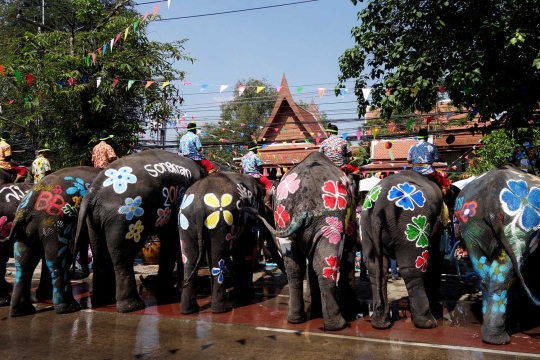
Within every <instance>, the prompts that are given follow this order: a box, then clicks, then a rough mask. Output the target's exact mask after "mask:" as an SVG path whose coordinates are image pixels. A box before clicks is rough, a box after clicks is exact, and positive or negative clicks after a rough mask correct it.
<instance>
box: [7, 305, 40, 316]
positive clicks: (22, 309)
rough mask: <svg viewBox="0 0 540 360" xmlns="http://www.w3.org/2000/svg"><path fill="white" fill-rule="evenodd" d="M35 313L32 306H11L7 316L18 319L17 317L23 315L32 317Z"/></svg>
mask: <svg viewBox="0 0 540 360" xmlns="http://www.w3.org/2000/svg"><path fill="white" fill-rule="evenodd" d="M35 313H36V308H35V307H34V305H32V304H25V305H21V306H16V307H14V306H11V309H10V311H9V316H11V317H19V316H25V315H33V314H35Z"/></svg>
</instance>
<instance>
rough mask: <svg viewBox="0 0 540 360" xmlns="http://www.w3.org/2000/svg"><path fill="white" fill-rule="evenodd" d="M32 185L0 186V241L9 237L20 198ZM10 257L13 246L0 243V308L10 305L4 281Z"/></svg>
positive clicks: (7, 284)
mask: <svg viewBox="0 0 540 360" xmlns="http://www.w3.org/2000/svg"><path fill="white" fill-rule="evenodd" d="M32 186H33V185H32V184H25V183H20V184H0V239H5V238H7V237H8V236H9V232H10V231H11V227H12V226H13V220H14V219H15V212H16V211H17V207H18V206H19V203H20V202H21V200H22V198H24V196H25V195H26V193H27V192H28V191H29V190H30V189H31V188H32ZM10 257H13V244H12V243H8V242H2V243H0V306H7V305H9V303H10V300H11V296H10V295H9V292H10V291H11V290H12V286H11V284H10V283H8V282H7V281H6V278H5V276H6V266H7V262H8V260H9V258H10Z"/></svg>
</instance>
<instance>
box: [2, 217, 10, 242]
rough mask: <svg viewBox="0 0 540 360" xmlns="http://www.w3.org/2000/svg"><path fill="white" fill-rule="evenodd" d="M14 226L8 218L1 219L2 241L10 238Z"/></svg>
mask: <svg viewBox="0 0 540 360" xmlns="http://www.w3.org/2000/svg"><path fill="white" fill-rule="evenodd" d="M12 226H13V223H12V222H11V221H10V222H8V218H7V216H2V217H0V237H1V238H2V239H5V238H7V237H8V235H9V232H10V231H11V227H12Z"/></svg>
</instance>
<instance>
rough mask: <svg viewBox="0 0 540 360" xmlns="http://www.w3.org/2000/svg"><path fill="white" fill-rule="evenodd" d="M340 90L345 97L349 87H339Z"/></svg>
mask: <svg viewBox="0 0 540 360" xmlns="http://www.w3.org/2000/svg"><path fill="white" fill-rule="evenodd" d="M339 92H340V94H341V97H344V96H345V95H346V94H347V89H344V88H341V89H339Z"/></svg>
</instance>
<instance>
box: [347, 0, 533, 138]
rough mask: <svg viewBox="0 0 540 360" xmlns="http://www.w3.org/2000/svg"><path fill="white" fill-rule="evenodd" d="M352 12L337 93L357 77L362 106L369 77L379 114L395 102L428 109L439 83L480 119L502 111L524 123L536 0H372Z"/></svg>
mask: <svg viewBox="0 0 540 360" xmlns="http://www.w3.org/2000/svg"><path fill="white" fill-rule="evenodd" d="M351 1H352V3H353V4H355V5H356V4H357V3H358V0H351ZM358 19H359V21H360V22H361V23H360V25H359V26H356V27H354V28H353V29H352V35H353V37H354V39H355V41H356V45H355V46H354V47H353V48H350V49H348V50H346V51H345V52H344V53H343V55H342V56H341V57H340V58H339V66H340V70H341V74H340V75H339V77H338V81H339V84H338V86H337V88H336V93H338V92H339V88H340V87H343V86H344V85H343V84H342V83H343V82H344V81H346V80H347V79H351V78H353V79H356V83H355V94H356V96H357V98H358V102H359V105H358V112H359V113H360V114H365V112H366V108H367V106H368V105H369V104H368V102H367V101H366V100H365V99H364V98H363V95H362V88H366V87H368V81H373V85H372V86H371V88H372V92H371V94H372V100H373V101H372V104H375V106H376V107H378V108H381V116H382V117H384V118H389V117H390V116H391V115H392V114H393V113H394V111H395V109H394V107H395V104H396V103H399V104H401V105H402V106H403V107H405V108H408V107H410V108H414V109H415V110H417V111H424V112H427V111H429V110H431V109H432V108H433V106H434V105H435V102H434V101H436V100H434V96H433V94H434V93H435V94H436V93H437V91H438V90H439V89H440V91H444V92H446V93H447V94H448V97H449V98H450V99H451V100H452V102H453V104H454V106H456V107H457V108H467V109H472V114H476V113H478V114H480V116H481V120H482V121H488V120H489V119H490V118H494V117H495V115H496V114H501V113H503V112H506V117H504V119H506V120H505V124H504V125H505V126H507V127H508V128H511V129H517V128H519V127H524V126H528V123H527V122H528V121H529V120H530V119H531V116H532V112H533V110H534V109H535V108H536V107H537V106H538V104H537V101H538V100H539V99H540V87H538V86H537V84H538V83H539V80H540V79H539V78H540V71H539V69H540V53H539V49H540V37H539V36H538V23H539V21H540V8H539V7H538V4H537V2H535V1H532V0H493V1H488V2H478V1H461V0H459V1H448V0H434V1H423V2H418V1H414V0H403V1H390V0H371V1H369V2H368V3H367V5H366V7H365V8H364V9H363V10H361V11H360V12H359V13H358ZM387 89H388V90H389V92H390V95H389V96H387V92H386V90H387ZM472 114H471V115H472ZM501 121H503V120H501ZM498 126H500V124H498V122H495V124H491V125H490V128H492V127H498ZM487 130H489V128H488V129H487Z"/></svg>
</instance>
